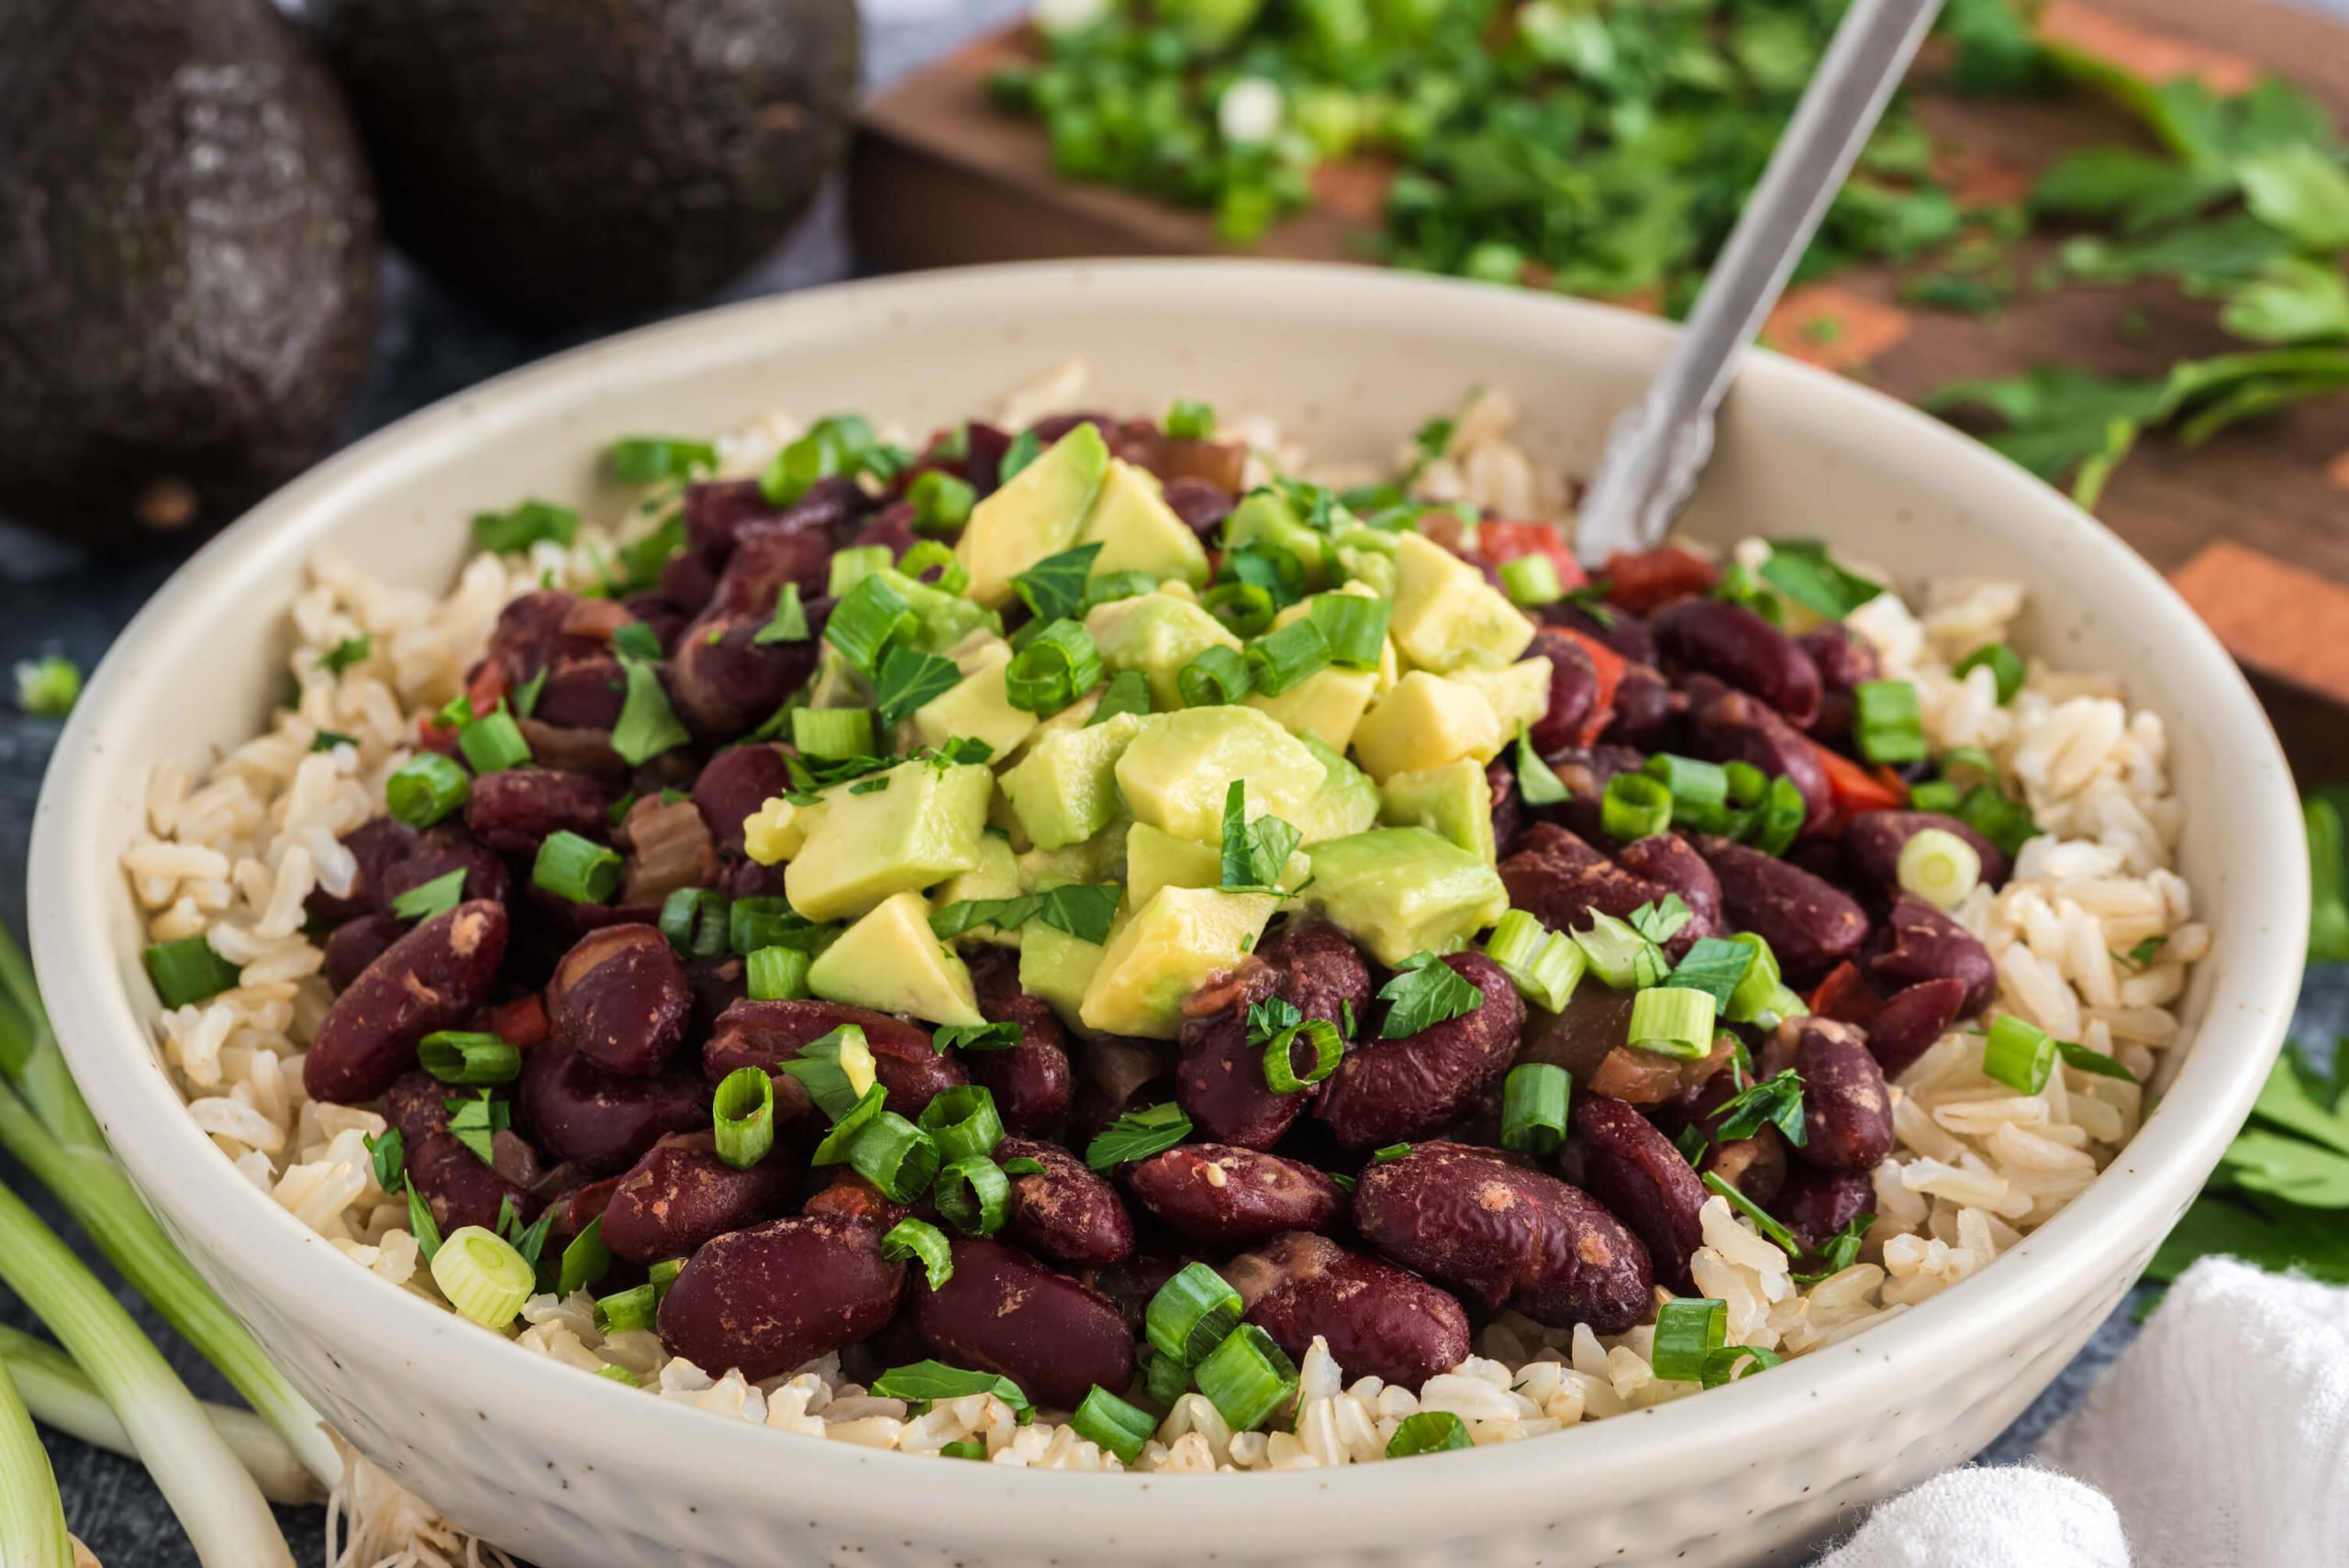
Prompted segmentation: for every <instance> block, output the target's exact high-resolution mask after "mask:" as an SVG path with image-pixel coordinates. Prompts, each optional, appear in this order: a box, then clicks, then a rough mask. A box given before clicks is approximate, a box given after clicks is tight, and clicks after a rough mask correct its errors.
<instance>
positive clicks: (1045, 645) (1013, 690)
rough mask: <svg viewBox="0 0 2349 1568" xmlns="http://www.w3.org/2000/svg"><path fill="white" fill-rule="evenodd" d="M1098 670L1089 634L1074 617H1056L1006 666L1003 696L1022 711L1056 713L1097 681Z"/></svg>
mask: <svg viewBox="0 0 2349 1568" xmlns="http://www.w3.org/2000/svg"><path fill="white" fill-rule="evenodd" d="M1101 673H1102V669H1101V650H1100V648H1099V647H1098V646H1097V645H1096V644H1095V642H1094V640H1093V636H1092V634H1091V633H1090V632H1088V631H1086V630H1085V628H1083V627H1082V626H1079V625H1078V624H1077V623H1076V622H1074V621H1073V620H1056V621H1053V622H1052V623H1051V624H1050V625H1048V626H1046V627H1045V628H1043V629H1042V630H1041V631H1040V632H1038V633H1037V634H1036V635H1035V637H1034V638H1033V639H1031V640H1030V642H1029V644H1028V646H1027V647H1025V648H1022V649H1021V650H1020V651H1019V652H1018V653H1017V654H1015V655H1014V656H1013V657H1012V661H1011V662H1010V663H1009V664H1008V665H1007V666H1006V667H1005V669H1004V672H1003V695H1004V700H1005V701H1007V702H1008V703H1009V704H1010V705H1011V706H1013V707H1016V708H1018V709H1019V711H1020V712H1022V713H1033V714H1041V715H1050V714H1055V713H1058V712H1060V710H1061V709H1063V708H1064V707H1066V706H1068V705H1069V704H1071V703H1073V702H1074V701H1075V700H1076V699H1077V698H1079V697H1081V696H1083V695H1085V693H1087V692H1089V691H1091V690H1092V689H1093V688H1094V687H1096V686H1097V685H1099V684H1101Z"/></svg>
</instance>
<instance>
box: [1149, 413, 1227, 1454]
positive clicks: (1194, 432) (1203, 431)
mask: <svg viewBox="0 0 2349 1568" xmlns="http://www.w3.org/2000/svg"><path fill="white" fill-rule="evenodd" d="M1165 430H1166V433H1167V435H1169V436H1170V437H1172V438H1173V439H1175V440H1178V441H1211V440H1213V439H1215V410H1214V409H1213V408H1210V407H1208V406H1207V405H1206V404H1204V403H1201V402H1198V401H1197V400H1196V399H1193V398H1189V397H1178V398H1176V399H1175V401H1174V402H1173V403H1171V404H1169V405H1168V406H1167V408H1166V424H1165ZM1128 1462H1129V1463H1130V1462H1131V1461H1128Z"/></svg>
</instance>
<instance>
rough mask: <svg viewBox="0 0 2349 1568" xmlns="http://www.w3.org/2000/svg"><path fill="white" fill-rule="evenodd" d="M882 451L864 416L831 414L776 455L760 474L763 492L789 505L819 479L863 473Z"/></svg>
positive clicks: (768, 496) (784, 504) (769, 497)
mask: <svg viewBox="0 0 2349 1568" xmlns="http://www.w3.org/2000/svg"><path fill="white" fill-rule="evenodd" d="M878 450H879V443H878V442H876V441H875V440H874V439H873V427H872V426H871V425H870V424H868V423H866V422H865V420H864V419H863V417H862V416H860V415H855V414H833V415H828V416H826V417H824V418H821V419H818V420H817V421H816V423H815V424H814V425H812V426H810V427H809V428H808V430H807V434H806V435H804V436H801V437H800V438H799V439H797V440H796V441H793V442H791V443H790V444H789V445H787V446H785V448H784V449H783V450H781V451H779V452H777V453H775V455H774V461H773V462H770V463H768V464H767V466H766V471H765V472H764V473H762V474H760V475H759V489H760V490H761V492H762V493H763V494H764V495H765V496H766V498H767V499H768V500H770V501H772V502H774V504H775V505H776V506H790V505H791V504H792V503H793V502H795V501H796V500H798V499H799V498H800V497H801V496H802V495H806V494H807V492H808V490H809V489H810V488H811V487H812V486H813V485H814V484H816V482H817V481H818V480H819V479H829V478H831V477H833V476H834V475H836V474H844V473H860V472H862V471H863V469H864V468H865V466H866V465H867V463H868V462H871V460H872V459H874V457H875V456H876V455H878Z"/></svg>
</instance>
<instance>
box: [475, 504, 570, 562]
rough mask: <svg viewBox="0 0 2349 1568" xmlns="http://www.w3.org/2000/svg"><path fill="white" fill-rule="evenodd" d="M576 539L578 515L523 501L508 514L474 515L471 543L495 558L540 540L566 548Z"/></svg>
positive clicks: (566, 507) (552, 506) (564, 509)
mask: <svg viewBox="0 0 2349 1568" xmlns="http://www.w3.org/2000/svg"><path fill="white" fill-rule="evenodd" d="M578 537H579V514H578V513H576V512H574V511H573V510H572V509H571V508H570V507H568V506H556V505H555V504H554V503H553V502H551V501H525V502H523V503H521V504H520V505H519V506H516V507H515V508H514V509H513V510H512V511H510V512H475V513H474V514H473V539H474V540H475V542H477V543H478V544H480V546H481V547H482V549H484V550H488V551H490V552H491V553H492V554H495V555H515V554H518V553H519V552H521V551H523V550H528V549H529V548H530V547H531V546H532V545H534V544H538V543H540V542H541V541H542V540H550V539H551V540H552V541H553V542H554V543H556V544H559V545H562V546H563V547H564V548H565V549H568V548H570V545H571V541H572V540H573V539H577V538H578Z"/></svg>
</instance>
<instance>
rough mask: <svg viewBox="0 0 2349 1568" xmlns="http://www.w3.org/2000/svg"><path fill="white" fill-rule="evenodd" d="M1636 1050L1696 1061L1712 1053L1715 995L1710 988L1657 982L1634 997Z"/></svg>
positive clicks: (1632, 1040)
mask: <svg viewBox="0 0 2349 1568" xmlns="http://www.w3.org/2000/svg"><path fill="white" fill-rule="evenodd" d="M1631 1046H1632V1048H1633V1049H1634V1050H1638V1051H1653V1052H1655V1054H1657V1055H1658V1056H1670V1057H1674V1058H1676V1059H1679V1060H1683V1061H1688V1062H1696V1061H1700V1060H1702V1059H1703V1058H1705V1057H1707V1056H1709V1055H1710V1054H1712V1050H1713V997H1712V993H1710V992H1709V991H1694V990H1690V989H1688V988H1687V987H1685V986H1679V985H1657V986H1653V987H1651V988H1650V989H1648V990H1645V991H1642V992H1641V993H1640V994H1639V995H1637V996H1634V997H1633V998H1631Z"/></svg>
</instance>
